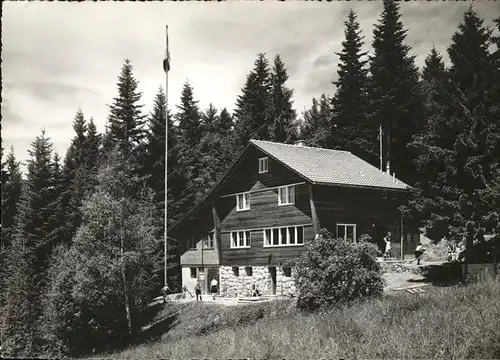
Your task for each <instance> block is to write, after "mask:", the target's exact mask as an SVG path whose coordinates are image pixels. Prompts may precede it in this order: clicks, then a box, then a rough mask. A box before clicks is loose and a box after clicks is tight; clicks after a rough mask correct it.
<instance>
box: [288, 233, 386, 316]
mask: <svg viewBox="0 0 500 360" xmlns="http://www.w3.org/2000/svg"><path fill="white" fill-rule="evenodd" d="M376 257H377V247H376V246H375V245H373V244H370V243H368V242H365V241H359V242H351V241H348V240H344V239H333V238H332V237H331V235H330V233H328V231H326V230H323V231H322V232H321V234H320V235H319V236H318V237H317V238H316V239H314V240H313V241H310V242H308V243H307V244H306V250H305V252H304V254H303V255H302V256H301V257H300V258H298V259H297V260H296V261H295V262H294V267H295V272H294V278H295V283H296V285H297V289H298V292H299V295H298V299H297V305H298V307H299V308H301V309H306V310H315V309H319V308H323V307H328V306H331V305H333V304H337V303H348V302H352V301H355V300H359V299H364V298H369V297H373V296H377V295H380V294H381V293H382V291H383V288H384V283H383V279H382V275H381V271H380V264H379V263H378V262H377V261H376Z"/></svg>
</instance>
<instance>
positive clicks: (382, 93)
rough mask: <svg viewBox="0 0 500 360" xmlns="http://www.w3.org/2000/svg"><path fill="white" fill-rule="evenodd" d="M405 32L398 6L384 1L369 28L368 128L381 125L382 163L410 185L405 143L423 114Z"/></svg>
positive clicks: (412, 170) (411, 172)
mask: <svg viewBox="0 0 500 360" xmlns="http://www.w3.org/2000/svg"><path fill="white" fill-rule="evenodd" d="M406 33H407V30H406V29H404V27H403V23H402V21H401V13H400V10H399V5H398V4H397V2H395V1H393V0H384V8H383V10H382V14H381V16H380V20H379V22H378V24H376V25H375V29H374V30H373V42H372V46H373V56H372V57H371V58H370V74H371V81H370V86H369V101H370V104H369V116H370V121H371V126H372V127H374V128H378V127H379V125H382V127H383V138H382V140H383V147H384V153H383V163H384V165H385V164H387V163H388V162H389V163H390V171H391V173H392V172H395V173H396V174H397V176H398V177H399V178H400V179H401V180H403V181H405V182H407V183H409V184H410V185H411V184H413V181H414V179H415V175H416V170H415V167H414V165H413V163H412V162H411V161H409V159H412V155H411V152H410V150H409V149H408V148H407V146H406V145H407V144H408V142H410V141H411V140H412V136H413V135H414V134H416V133H417V132H418V131H419V130H420V129H421V128H422V127H423V123H422V119H423V116H422V107H421V101H422V99H421V92H420V85H419V82H418V80H419V74H418V69H417V68H416V66H415V64H414V56H410V55H409V52H410V47H409V46H408V45H406V44H405V43H404V40H405V38H406Z"/></svg>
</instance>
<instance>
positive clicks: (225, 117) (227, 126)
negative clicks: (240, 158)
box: [215, 108, 233, 136]
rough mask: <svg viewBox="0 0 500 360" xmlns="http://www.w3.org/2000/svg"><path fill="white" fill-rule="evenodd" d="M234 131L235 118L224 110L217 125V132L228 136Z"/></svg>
mask: <svg viewBox="0 0 500 360" xmlns="http://www.w3.org/2000/svg"><path fill="white" fill-rule="evenodd" d="M232 129H233V117H232V115H231V114H230V113H229V111H227V109H226V108H224V109H222V110H221V112H220V115H219V117H218V119H217V122H216V124H215V132H217V133H219V134H221V135H224V136H227V135H229V134H230V133H231V131H232Z"/></svg>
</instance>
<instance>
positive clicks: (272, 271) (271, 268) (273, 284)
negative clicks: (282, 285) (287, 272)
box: [269, 266, 276, 295]
mask: <svg viewBox="0 0 500 360" xmlns="http://www.w3.org/2000/svg"><path fill="white" fill-rule="evenodd" d="M269 274H270V275H271V293H272V294H273V295H276V266H269Z"/></svg>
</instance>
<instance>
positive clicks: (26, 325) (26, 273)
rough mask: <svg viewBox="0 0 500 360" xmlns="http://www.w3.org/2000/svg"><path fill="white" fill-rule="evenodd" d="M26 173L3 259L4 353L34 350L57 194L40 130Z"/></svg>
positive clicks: (52, 242) (26, 353)
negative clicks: (5, 274)
mask: <svg viewBox="0 0 500 360" xmlns="http://www.w3.org/2000/svg"><path fill="white" fill-rule="evenodd" d="M28 152H29V155H30V159H29V160H28V173H27V179H26V182H25V184H24V186H23V189H22V192H21V198H20V201H19V210H18V211H19V212H18V215H17V217H16V225H15V232H14V237H13V242H12V251H10V252H9V257H8V259H7V271H8V273H7V279H6V299H5V300H6V301H5V324H4V325H5V326H4V331H5V333H4V339H3V344H2V345H3V346H5V348H3V349H2V350H4V351H5V353H6V354H8V355H9V356H25V357H29V356H33V355H35V354H36V353H37V352H39V351H40V348H39V334H38V333H37V331H36V330H37V329H36V324H37V319H38V316H39V315H40V307H39V300H40V296H41V294H42V292H43V290H44V287H45V284H46V282H45V281H46V270H47V266H48V261H49V257H50V254H51V251H52V248H53V247H54V246H55V245H56V243H55V241H57V238H56V237H54V233H55V230H56V224H55V223H54V221H53V220H54V215H55V214H54V207H53V202H54V199H55V198H56V197H57V183H56V182H55V179H56V175H57V174H56V171H57V168H56V169H55V165H54V162H53V161H52V143H51V142H50V139H49V138H48V137H46V136H45V131H42V135H41V136H38V137H37V138H36V140H35V141H34V142H33V143H32V148H31V149H30V150H29V151H28Z"/></svg>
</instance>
